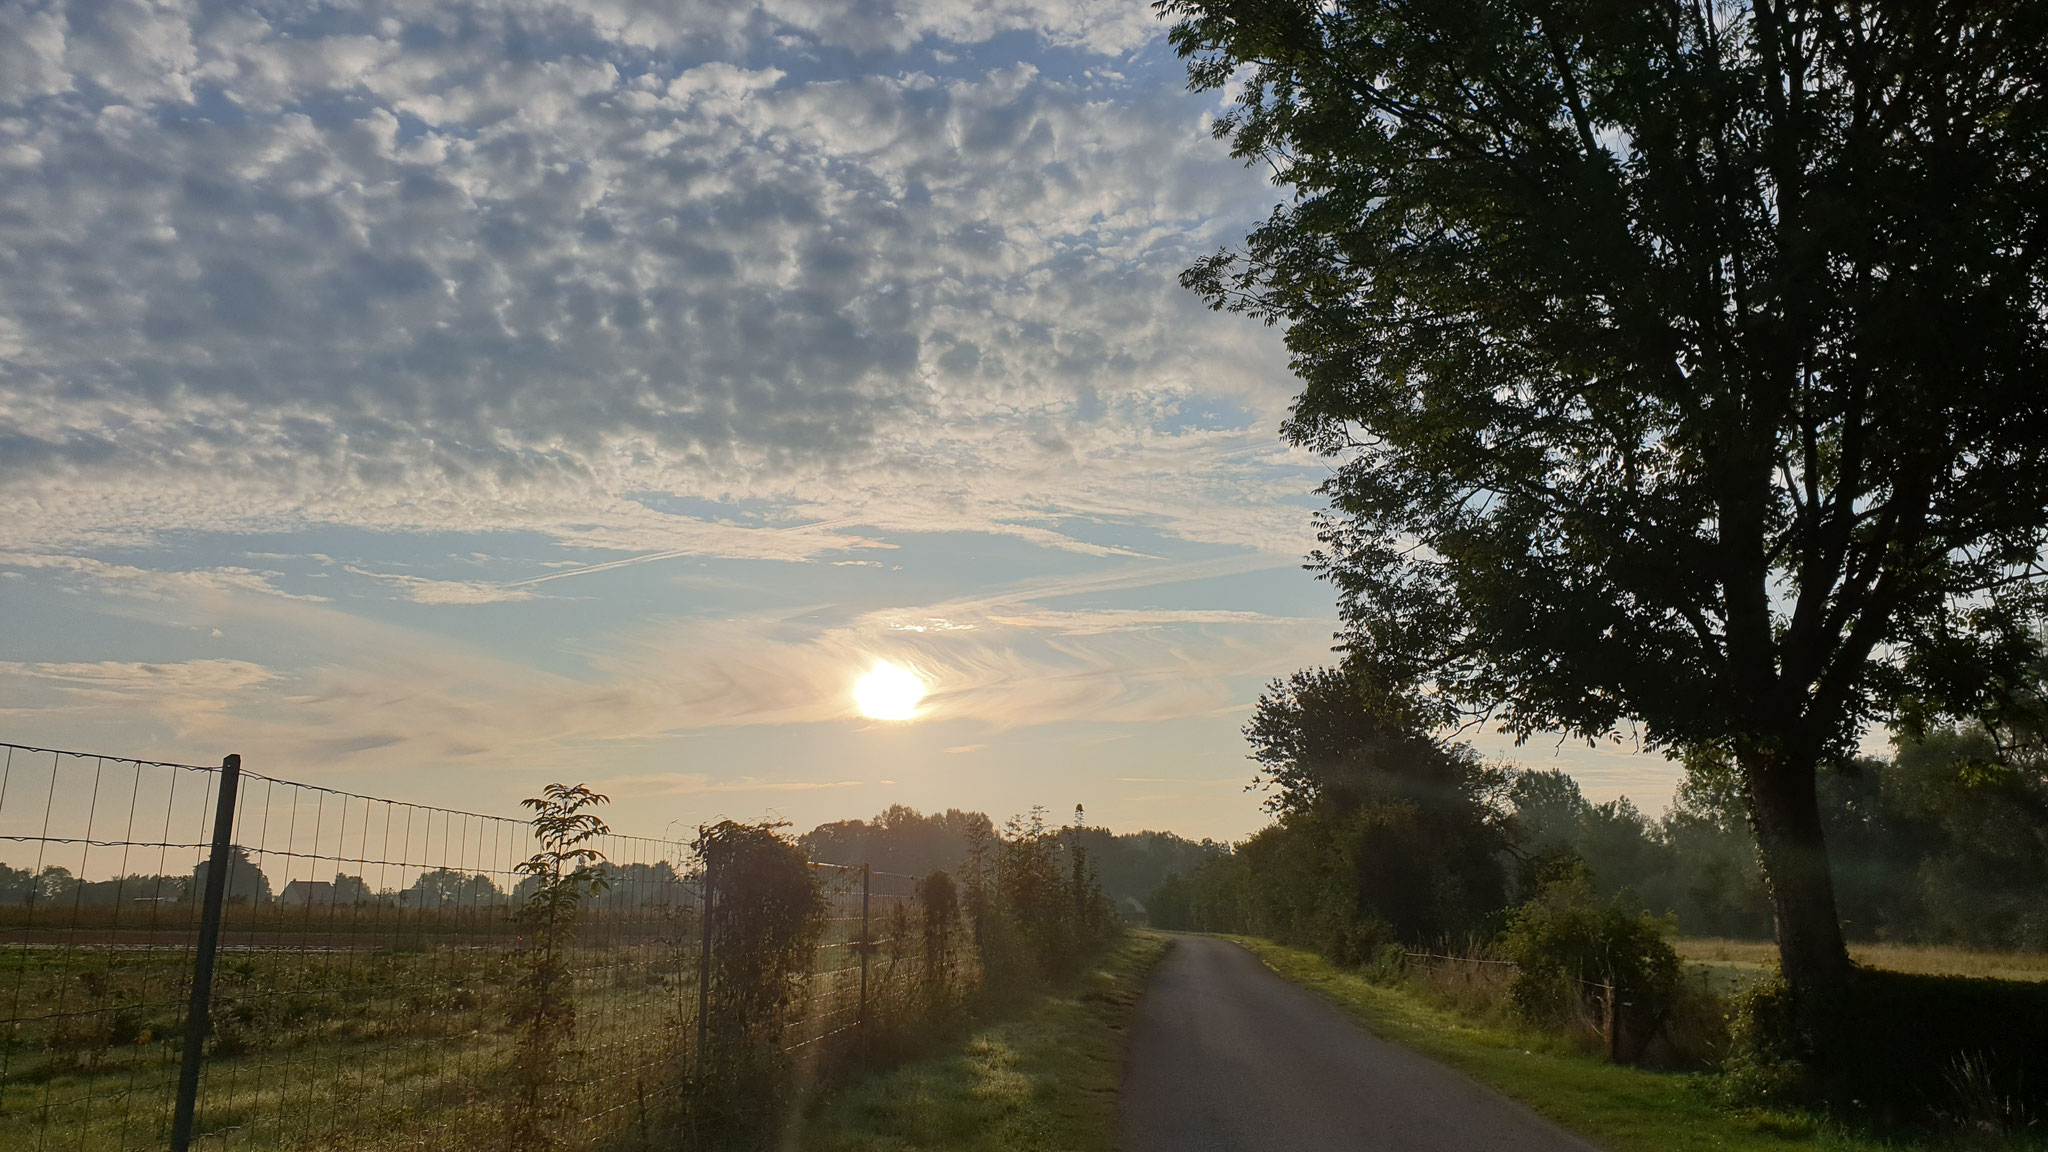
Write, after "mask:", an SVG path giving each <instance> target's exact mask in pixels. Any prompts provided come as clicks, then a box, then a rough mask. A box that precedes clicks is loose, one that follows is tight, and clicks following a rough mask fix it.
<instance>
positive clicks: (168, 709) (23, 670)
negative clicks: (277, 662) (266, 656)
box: [0, 660, 275, 736]
mask: <svg viewBox="0 0 2048 1152" xmlns="http://www.w3.org/2000/svg"><path fill="white" fill-rule="evenodd" d="M274 679H275V677H274V675H273V673H272V672H271V671H270V670H269V669H267V668H264V667H262V666H261V665H258V664H253V663H250V662H248V661H246V660H186V661H181V662H177V663H166V664H150V663H138V662H129V661H114V660H106V661H99V662H96V663H22V662H7V661H0V680H4V681H5V682H7V683H9V684H11V686H12V689H11V690H10V691H9V692H8V693H7V696H8V697H9V699H10V700H13V701H15V703H14V704H12V705H11V706H10V708H9V709H8V710H11V711H23V712H46V711H81V712H87V713H94V712H97V713H113V712H123V711H141V712H144V713H147V714H149V715H152V716H155V717H158V718H160V719H163V720H166V721H168V722H170V723H171V724H172V726H173V728H174V729H175V730H177V731H178V732H179V733H180V734H182V735H186V736H202V735H207V734H212V733H218V732H221V731H224V730H225V729H227V728H228V727H229V724H228V716H229V712H230V709H232V708H233V707H234V706H236V705H237V704H240V703H244V702H247V701H248V700H249V699H250V698H251V697H252V695H253V694H254V693H255V692H256V691H257V690H259V689H261V688H263V687H264V686H266V685H268V684H269V683H270V682H271V681H272V680H274Z"/></svg>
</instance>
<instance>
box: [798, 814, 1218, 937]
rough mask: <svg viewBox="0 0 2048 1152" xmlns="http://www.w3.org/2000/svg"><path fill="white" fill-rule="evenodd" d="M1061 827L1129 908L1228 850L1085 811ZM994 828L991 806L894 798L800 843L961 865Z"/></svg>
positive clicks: (882, 864) (844, 855) (879, 860)
mask: <svg viewBox="0 0 2048 1152" xmlns="http://www.w3.org/2000/svg"><path fill="white" fill-rule="evenodd" d="M1028 819H1029V818H1028V817H1027V818H1026V820H1027V822H1028ZM1040 823H1041V824H1042V823H1043V820H1042V818H1041V820H1040ZM1041 831H1043V829H1041ZM1060 835H1061V836H1062V837H1064V842H1065V843H1069V844H1072V845H1073V846H1075V847H1076V848H1078V849H1079V850H1081V851H1084V852H1085V853H1086V855H1087V858H1088V861H1089V866H1090V867H1091V868H1093V869H1094V870H1095V872H1096V875H1097V876H1098V878H1099V880H1100V882H1101V885H1102V891H1103V893H1104V894H1105V895H1107V896H1108V897H1109V898H1110V899H1111V900H1112V901H1114V902H1116V903H1117V904H1118V905H1119V907H1120V909H1122V910H1125V911H1135V910H1136V907H1137V905H1138V902H1141V901H1142V900H1143V899H1144V898H1145V897H1146V896H1147V895H1149V894H1150V893H1151V892H1152V890H1153V889H1155V888H1157V887H1158V886H1159V884H1160V882H1161V881H1162V880H1164V879H1165V878H1166V877H1167V875H1168V874H1170V873H1173V872H1182V873H1185V872H1189V871H1192V870H1193V869H1194V868H1195V866H1196V865H1198V864H1200V863H1201V862H1202V861H1203V860H1206V859H1209V858H1211V857H1214V856H1218V855H1221V854H1223V853H1224V852H1225V851H1227V850H1228V849H1227V846H1226V845H1223V844H1218V843H1216V842H1215V841H1213V840H1200V841H1196V840H1189V839H1187V838H1186V837H1183V836H1177V835H1175V834H1173V833H1171V832H1149V831H1148V832H1126V833H1121V834H1119V833H1113V832H1111V831H1109V830H1108V829H1107V828H1100V827H1093V826H1089V825H1087V824H1086V823H1085V822H1082V821H1080V820H1079V819H1077V821H1076V822H1075V823H1074V824H1072V825H1070V826H1069V827H1067V828H1065V829H1063V830H1061V832H1060ZM996 836H997V828H996V824H995V822H994V821H993V820H991V819H989V817H988V816H987V815H986V814H985V813H981V812H966V811H962V810H960V809H958V808H948V809H947V810H945V811H944V812H933V813H930V814H925V813H922V812H919V811H918V810H917V809H915V808H909V807H906V806H904V805H901V804H892V805H890V806H889V807H888V808H887V809H885V810H883V811H882V812H881V813H879V814H877V815H876V816H875V817H874V818H873V819H871V820H839V821H833V822H831V823H827V824H820V825H818V826H817V827H816V828H813V829H811V830H810V831H809V832H806V833H804V835H803V836H801V837H800V838H799V839H798V843H799V844H801V845H802V846H803V849H804V851H805V852H807V853H808V854H809V855H810V858H811V859H813V860H818V861H822V862H824V863H827V864H842V865H858V864H861V863H867V864H870V865H872V866H873V867H875V868H879V869H881V870H883V871H885V872H899V873H904V874H908V875H923V874H924V873H926V872H929V871H931V870H932V869H934V868H943V869H949V870H953V871H956V872H957V871H958V869H959V868H960V867H961V865H962V864H963V863H965V862H966V861H967V860H968V859H969V858H970V857H971V856H972V855H973V854H974V853H975V852H976V850H977V845H981V846H986V845H987V844H990V843H992V842H993V841H994V840H995V839H996ZM983 851H986V849H985V847H984V848H983Z"/></svg>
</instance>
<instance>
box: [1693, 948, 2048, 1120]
mask: <svg viewBox="0 0 2048 1152" xmlns="http://www.w3.org/2000/svg"><path fill="white" fill-rule="evenodd" d="M1841 1014H1842V1018H1841V1020H1840V1022H1839V1025H1838V1029H1837V1034H1838V1035H1839V1037H1840V1044H1839V1046H1838V1047H1836V1048H1834V1049H1832V1050H1830V1051H1828V1052H1817V1051H1815V1050H1814V1047H1813V1045H1812V1043H1811V1041H1810V1039H1809V1038H1808V1037H1806V1036H1805V1035H1803V1034H1802V1033H1800V1032H1799V1031H1798V1030H1797V1029H1796V1028H1795V1027H1794V1026H1793V1023H1792V1020H1793V1015H1792V999H1791V993H1790V991H1789V990H1788V989H1787V988H1786V986H1785V984H1784V982H1783V981H1782V980H1778V979H1775V978H1773V979H1770V980H1766V981H1763V982H1761V983H1759V984H1757V985H1756V986H1754V987H1752V988H1751V989H1750V990H1749V991H1747V992H1746V993H1745V994H1743V995H1742V996H1741V997H1740V998H1739V999H1738V1000H1737V1002H1736V1005H1735V1011H1734V1013H1733V1043H1732V1046H1731V1051H1730V1053H1729V1057H1728V1059H1727V1061H1726V1062H1725V1063H1724V1064H1723V1068H1722V1083H1723V1086H1724V1090H1725V1091H1726V1093H1727V1094H1728V1095H1729V1096H1730V1097H1731V1099H1732V1100H1733V1101H1734V1102H1737V1103H1743V1104H1750V1103H1804V1104H1820V1105H1825V1106H1828V1107H1830V1108H1832V1109H1834V1110H1835V1111H1838V1112H1844V1113H1849V1114H1854V1115H1863V1116H1868V1117H1872V1118H1875V1119H1879V1120H1884V1121H1891V1122H1905V1123H1911V1124H1924V1123H1927V1122H1930V1121H1933V1122H1937V1123H1943V1122H1945V1123H1947V1124H1949V1125H1954V1126H1959V1127H1964V1128H1970V1129H1982V1128H1985V1127H1989V1126H1996V1125H2001V1124H2002V1125H2017V1124H2019V1123H2022V1122H2024V1120H2025V1118H2026V1117H2029V1116H2033V1115H2038V1114H2040V1113H2041V1112H2043V1111H2044V1110H2048V1077H2044V1076H2043V1072H2044V1070H2048V984H2041V983H2036V982H2030V981H2015V980H1992V979H1986V978H1982V977H1970V976H1932V975H1926V974H1922V973H1909V972H1889V971H1884V970H1882V969H1875V968H1858V969H1855V970H1854V971H1853V972H1852V973H1851V976H1850V980H1849V984H1848V990H1847V995H1846V996H1845V997H1844V999H1843V1003H1842V1007H1841Z"/></svg>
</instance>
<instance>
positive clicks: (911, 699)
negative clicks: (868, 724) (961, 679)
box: [853, 660, 924, 720]
mask: <svg viewBox="0 0 2048 1152" xmlns="http://www.w3.org/2000/svg"><path fill="white" fill-rule="evenodd" d="M922 699H924V681H922V680H919V679H918V678H917V674H916V673H915V672H912V671H910V670H909V669H908V668H902V667H899V666H897V665H895V664H891V663H889V662H888V661H887V660H882V661H877V662H876V664H875V666H874V667H873V668H870V669H868V671H867V674H866V675H865V676H862V677H861V678H860V679H859V680H858V681H856V682H855V683H854V685H853V703H854V706H855V707H857V708H859V709H860V714H861V715H863V716H865V717H867V718H868V719H870V720H910V719H914V718H915V717H916V716H917V702H918V701H920V700H922Z"/></svg>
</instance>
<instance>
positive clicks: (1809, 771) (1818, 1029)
mask: <svg viewBox="0 0 2048 1152" xmlns="http://www.w3.org/2000/svg"><path fill="white" fill-rule="evenodd" d="M1736 760H1737V763H1738V764H1740V765H1741V767H1742V774H1743V777H1744V780H1745V782H1746V783H1747V784H1748V788H1749V817H1750V825H1751V827H1752V828H1753V829H1754V830H1755V832H1756V846H1757V854H1758V856H1759V857H1760V859H1761V861H1762V863H1763V870H1764V880H1765V883H1766V884H1767V885H1768V886H1769V888H1770V894H1771V909H1772V912H1773V913H1774V914H1775V916H1776V919H1777V929H1778V963H1779V966H1780V968H1781V970H1782V971H1783V972H1784V975H1785V984H1786V986H1787V987H1788V988H1789V989H1790V990H1791V992H1792V1004H1793V1012H1794V1013H1795V1015H1796V1018H1797V1021H1798V1024H1799V1027H1800V1029H1801V1030H1802V1031H1803V1032H1805V1033H1806V1034H1807V1036H1808V1038H1809V1039H1811V1040H1812V1041H1813V1042H1814V1044H1815V1045H1816V1046H1817V1048H1818V1049H1819V1051H1817V1052H1816V1053H1815V1055H1820V1056H1823V1057H1824V1056H1825V1051H1826V1049H1827V1047H1828V1039H1829V1035H1830V1033H1831V1032H1832V1031H1833V1029H1832V1027H1831V1024H1832V1020H1833V1017H1834V1014H1835V1012H1836V1010H1837V1009H1839V1008H1840V1007H1841V1004H1842V999H1843V995H1844V993H1845V991H1846V989H1847V986H1848V980H1849V950H1848V948H1847V946H1846V945H1844V944H1843V942H1842V923H1841V920H1840V918H1839V917H1838V915H1837V913H1836V911H1835V880H1834V874H1833V872H1832V871H1831V870H1830V869H1829V867H1828V850H1827V844H1826V841H1825V839H1824V837H1823V836H1822V833H1821V823H1820V798H1819V796H1818V795H1817V794H1816V791H1815V782H1814V769H1815V764H1814V758H1813V757H1810V756H1808V757H1800V756H1788V755H1786V754H1784V753H1776V752H1766V751H1761V750H1751V751H1741V752H1738V753H1737V755H1736Z"/></svg>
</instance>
